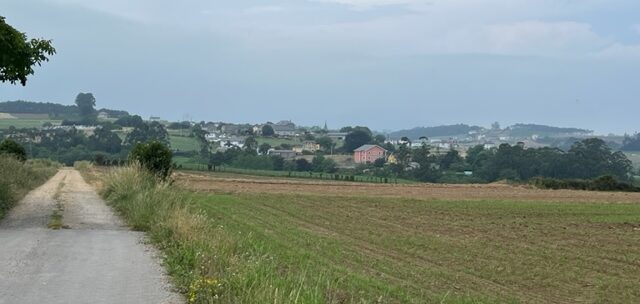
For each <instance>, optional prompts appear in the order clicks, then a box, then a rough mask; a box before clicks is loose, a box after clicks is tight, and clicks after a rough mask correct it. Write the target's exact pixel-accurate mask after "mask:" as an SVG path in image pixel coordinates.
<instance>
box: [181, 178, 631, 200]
mask: <svg viewBox="0 0 640 304" xmlns="http://www.w3.org/2000/svg"><path fill="white" fill-rule="evenodd" d="M174 178H175V179H176V183H177V184H178V185H180V186H181V187H183V188H186V189H190V190H196V191H202V192H213V193H285V194H286V193H288V194H291V193H299V194H314V195H333V196H336V195H338V196H370V197H397V198H410V199H421V200H463V201H484V200H509V201H545V202H607V203H637V202H640V193H628V192H596V191H577V190H543V189H536V188H533V187H530V186H514V185H509V184H503V183H494V184H410V185H406V184H404V185H401V184H398V185H396V184H367V183H350V182H330V181H315V180H313V181H312V180H299V179H284V178H275V177H272V178H264V177H252V176H245V175H233V174H226V173H225V174H218V173H192V172H178V173H176V174H175V175H174Z"/></svg>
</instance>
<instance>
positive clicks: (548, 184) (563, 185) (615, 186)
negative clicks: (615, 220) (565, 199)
mask: <svg viewBox="0 0 640 304" xmlns="http://www.w3.org/2000/svg"><path fill="white" fill-rule="evenodd" d="M530 183H531V184H532V185H534V186H536V187H538V188H541V189H554V190H558V189H572V190H589V191H623V192H640V187H635V186H633V185H631V184H628V183H624V182H620V181H618V180H617V179H616V178H615V177H613V176H611V175H605V176H601V177H599V178H596V179H594V180H582V179H555V178H544V177H537V178H533V179H532V180H531V181H530Z"/></svg>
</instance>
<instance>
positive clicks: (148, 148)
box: [129, 140, 172, 180]
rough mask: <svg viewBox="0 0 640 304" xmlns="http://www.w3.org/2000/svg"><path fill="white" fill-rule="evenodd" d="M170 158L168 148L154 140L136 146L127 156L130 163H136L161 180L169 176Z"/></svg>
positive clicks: (170, 154)
mask: <svg viewBox="0 0 640 304" xmlns="http://www.w3.org/2000/svg"><path fill="white" fill-rule="evenodd" d="M171 158H172V153H171V150H169V147H167V145H165V144H163V143H161V142H159V141H156V140H152V141H150V142H147V143H139V144H137V145H136V146H135V147H134V148H133V150H131V153H130V154H129V161H130V162H137V163H138V164H140V166H142V168H144V169H146V170H147V171H149V172H150V173H151V174H153V175H155V176H156V177H158V178H159V179H161V180H166V179H167V178H168V177H169V175H171Z"/></svg>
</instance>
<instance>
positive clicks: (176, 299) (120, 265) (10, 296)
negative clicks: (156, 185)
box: [0, 169, 183, 304]
mask: <svg viewBox="0 0 640 304" xmlns="http://www.w3.org/2000/svg"><path fill="white" fill-rule="evenodd" d="M3 174H4V173H3ZM56 202H61V204H62V206H63V209H64V211H63V220H62V221H63V224H64V225H67V226H68V228H69V229H62V230H51V229H48V228H47V225H48V224H49V222H50V220H51V215H52V214H53V211H54V210H55V209H56V208H58V207H59V206H58V204H57V203H56ZM182 302H183V299H182V297H181V296H180V295H178V294H176V293H174V292H172V291H171V285H170V284H169V283H168V279H167V277H166V276H165V275H164V273H163V270H162V268H161V267H160V265H159V261H158V259H157V258H155V252H154V251H153V250H152V249H151V248H150V247H148V246H147V245H144V244H143V235H142V234H141V233H140V232H133V231H129V230H128V229H127V228H126V227H125V226H124V225H123V223H122V222H121V221H120V219H119V218H118V217H117V216H115V215H114V214H113V212H112V211H111V209H110V208H109V207H107V206H106V205H105V204H104V202H103V201H102V200H101V199H100V198H99V197H98V196H97V194H96V193H95V191H94V190H93V188H92V187H91V186H89V185H88V184H87V183H86V182H85V181H84V180H83V179H82V177H81V175H80V174H79V173H78V171H76V170H72V169H63V170H60V171H59V172H58V174H56V175H55V176H54V177H53V178H51V180H49V181H48V182H47V183H45V184H44V185H43V186H41V187H40V188H38V189H36V190H34V191H32V192H31V193H29V195H27V197H25V199H24V200H23V201H22V202H21V203H20V204H18V206H16V207H15V208H14V209H13V210H12V212H11V213H10V214H9V215H8V216H7V217H6V218H5V219H4V220H2V222H0V304H10V303H11V304H13V303H51V304H54V303H61V304H62V303H65V304H66V303H92V304H93V303H154V304H155V303H182Z"/></svg>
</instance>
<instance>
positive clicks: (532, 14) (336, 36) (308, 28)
mask: <svg viewBox="0 0 640 304" xmlns="http://www.w3.org/2000/svg"><path fill="white" fill-rule="evenodd" d="M43 1H53V2H56V3H62V4H75V5H81V6H83V7H88V8H91V9H94V10H97V11H101V12H105V13H109V14H113V15H117V16H119V17H123V18H127V19H130V20H134V21H138V22H143V23H157V24H161V25H163V26H168V27H176V28H186V29H198V30H199V29H203V28H206V29H207V30H209V31H210V32H211V34H212V36H224V37H227V38H229V39H232V40H236V41H238V42H239V43H241V44H243V45H245V46H246V47H247V48H250V49H251V50H252V51H258V52H259V51H266V52H270V51H274V50H277V51H292V52H300V51H305V50H306V51H309V50H313V51H324V52H348V53H360V54H371V55H384V56H395V55H414V54H467V53H472V54H497V55H527V56H528V55H534V56H578V57H579V56H584V55H588V54H594V53H598V52H601V51H602V50H604V49H606V48H609V47H610V48H611V49H612V50H615V49H616V47H615V45H616V43H617V42H616V41H612V40H611V39H610V38H608V36H607V35H606V34H603V33H600V32H599V31H596V30H595V29H593V28H592V26H591V25H590V24H589V23H588V22H589V21H588V20H585V21H583V22H575V21H572V20H573V19H574V17H575V16H574V14H575V13H576V12H591V11H596V12H597V11H598V10H599V9H603V8H605V7H607V6H610V5H611V3H616V4H619V5H620V6H623V5H625V4H628V3H632V2H630V1H632V0H581V1H575V0H563V1H558V0H307V1H300V2H288V1H283V0H276V1H273V2H270V4H269V5H257V4H256V3H249V4H247V3H246V2H245V3H241V2H235V1H219V2H216V3H215V5H212V4H211V2H209V1H206V0H192V1H190V2H189V3H188V4H184V3H182V2H173V1H169V0H155V1H154V0H139V1H136V2H131V1H126V0H112V1H99V0H43ZM330 4H337V5H330ZM581 20H582V19H581ZM634 30H635V31H638V32H639V33H640V25H636V26H634ZM612 36H615V35H612ZM620 46H623V45H622V44H620ZM620 46H619V47H618V48H620Z"/></svg>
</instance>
